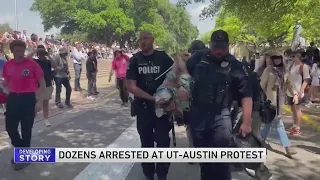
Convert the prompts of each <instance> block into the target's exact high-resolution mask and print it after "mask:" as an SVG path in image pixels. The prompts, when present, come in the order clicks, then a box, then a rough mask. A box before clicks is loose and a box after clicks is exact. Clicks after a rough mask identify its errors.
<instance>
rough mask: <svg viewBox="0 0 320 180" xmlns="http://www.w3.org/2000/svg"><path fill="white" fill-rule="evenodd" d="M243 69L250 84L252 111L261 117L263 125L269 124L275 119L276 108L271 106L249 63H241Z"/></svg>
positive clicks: (257, 76) (258, 78)
mask: <svg viewBox="0 0 320 180" xmlns="http://www.w3.org/2000/svg"><path fill="white" fill-rule="evenodd" d="M243 64H244V68H245V69H246V70H247V72H248V75H249V77H250V80H251V83H252V92H253V93H252V94H253V96H252V102H253V108H252V110H253V111H258V112H259V114H260V117H261V121H262V122H263V123H264V124H269V123H270V122H272V120H273V119H274V118H275V117H276V114H277V108H276V106H274V105H272V103H271V101H270V100H269V99H268V97H267V95H266V93H265V92H264V91H263V89H262V88H261V86H260V77H259V75H258V74H257V73H256V72H254V71H253V70H252V69H251V68H250V65H249V63H243Z"/></svg>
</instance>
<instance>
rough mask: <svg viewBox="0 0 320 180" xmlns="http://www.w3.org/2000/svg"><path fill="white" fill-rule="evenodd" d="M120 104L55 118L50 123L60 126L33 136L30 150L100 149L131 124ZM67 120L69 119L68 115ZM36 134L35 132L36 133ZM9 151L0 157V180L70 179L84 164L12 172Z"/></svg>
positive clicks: (31, 167)
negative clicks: (41, 148) (47, 148)
mask: <svg viewBox="0 0 320 180" xmlns="http://www.w3.org/2000/svg"><path fill="white" fill-rule="evenodd" d="M119 104H120V103H119V102H117V103H114V102H113V103H109V104H108V103H106V104H105V105H102V106H98V107H96V108H94V109H89V110H86V111H84V110H82V112H81V110H80V112H79V111H77V112H70V113H69V114H68V113H64V114H61V115H59V116H56V117H55V118H54V119H52V120H56V121H62V123H60V124H58V125H56V126H52V127H51V128H47V129H45V130H43V131H42V132H41V130H40V131H39V132H40V133H38V134H36V135H34V136H33V139H32V146H33V147H65V148H84V147H90V148H104V147H106V146H108V145H109V144H111V143H112V142H113V141H114V140H115V139H116V138H117V137H118V136H119V135H120V134H121V133H122V132H123V131H124V130H126V129H127V128H128V127H129V126H131V125H132V123H133V120H132V119H131V118H128V115H129V110H128V109H127V108H122V107H120V105H119ZM72 115H73V117H71V118H70V116H72ZM36 131H37V130H36ZM12 155H13V154H12V148H10V149H4V150H3V151H2V152H1V155H0V180H21V179H25V178H26V177H28V179H33V180H41V179H43V180H71V179H73V178H74V177H75V176H76V175H78V174H79V173H80V172H81V171H82V170H83V169H84V168H85V167H86V166H87V165H88V163H58V164H56V163H52V164H49V163H46V164H31V165H30V166H29V167H27V168H26V169H24V170H22V171H19V172H16V171H13V170H12V169H11V166H10V164H9V159H10V158H11V157H12Z"/></svg>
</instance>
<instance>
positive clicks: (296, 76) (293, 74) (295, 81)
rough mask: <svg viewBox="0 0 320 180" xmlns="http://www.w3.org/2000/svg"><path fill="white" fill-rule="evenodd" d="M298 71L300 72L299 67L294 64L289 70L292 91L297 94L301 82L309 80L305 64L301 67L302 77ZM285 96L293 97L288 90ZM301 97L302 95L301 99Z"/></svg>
mask: <svg viewBox="0 0 320 180" xmlns="http://www.w3.org/2000/svg"><path fill="white" fill-rule="evenodd" d="M299 71H300V65H295V64H294V65H293V66H292V67H291V68H290V70H289V76H290V80H291V81H292V82H291V84H292V86H293V89H294V90H295V91H297V92H299V91H300V88H301V86H302V83H303V80H306V79H309V78H310V73H309V67H308V66H307V65H305V64H304V65H303V73H302V74H303V75H301V73H300V72H299ZM302 77H303V80H302ZM287 95H288V96H290V97H293V96H294V94H292V93H290V92H289V90H287ZM303 96H304V94H302V97H303ZM302 97H301V98H302Z"/></svg>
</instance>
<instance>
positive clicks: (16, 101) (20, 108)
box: [5, 93, 36, 147]
mask: <svg viewBox="0 0 320 180" xmlns="http://www.w3.org/2000/svg"><path fill="white" fill-rule="evenodd" d="M35 105H36V95H35V93H10V94H9V96H8V100H7V107H6V112H5V123H6V130H7V132H8V135H9V137H10V139H11V144H12V146H13V147H30V144H31V137H32V128H33V124H34V118H35V115H36V112H35ZM19 123H20V124H21V136H20V134H19V130H18V126H19Z"/></svg>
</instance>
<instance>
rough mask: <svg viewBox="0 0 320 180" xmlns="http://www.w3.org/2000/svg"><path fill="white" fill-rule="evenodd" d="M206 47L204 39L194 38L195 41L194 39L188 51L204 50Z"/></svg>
mask: <svg viewBox="0 0 320 180" xmlns="http://www.w3.org/2000/svg"><path fill="white" fill-rule="evenodd" d="M205 48H206V45H205V44H204V43H203V42H202V41H200V40H194V41H192V43H191V46H190V48H189V50H188V51H189V52H193V51H199V50H202V49H205Z"/></svg>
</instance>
